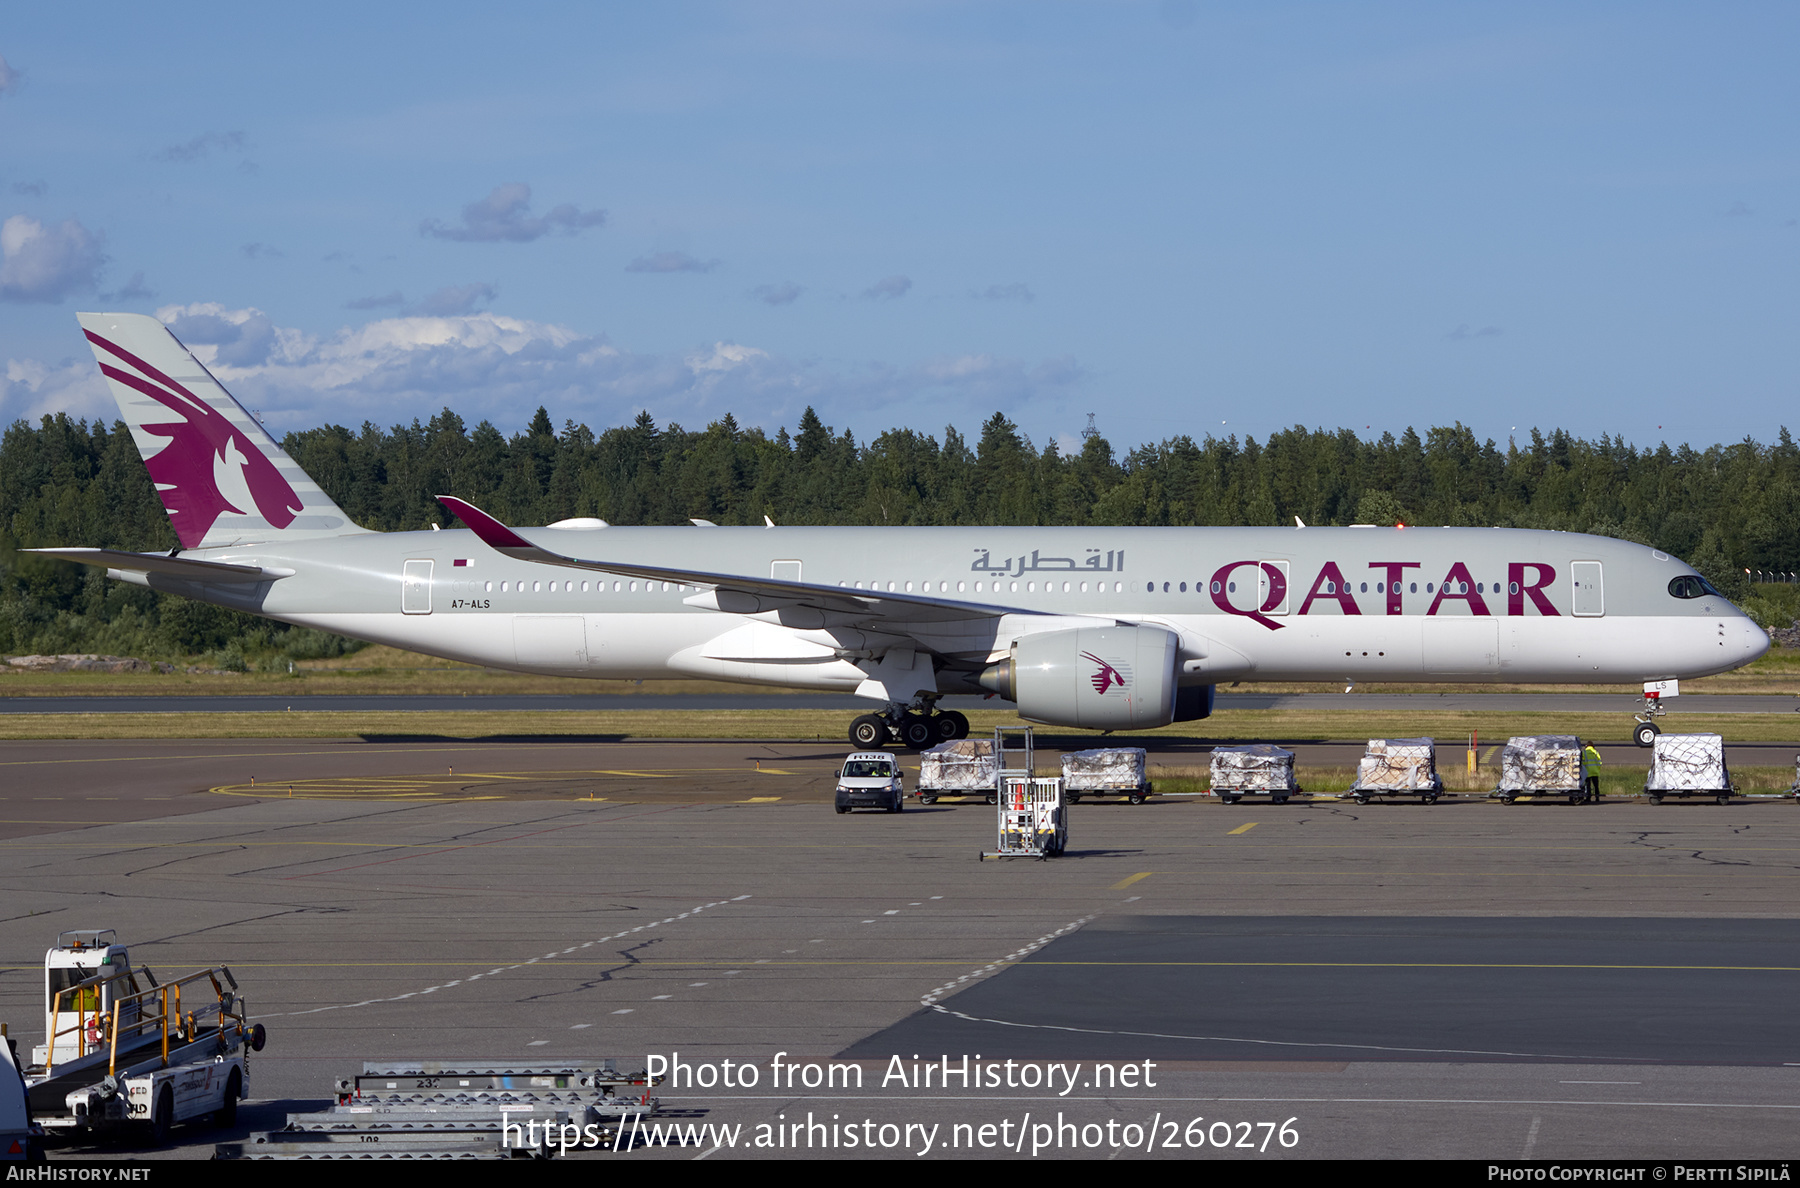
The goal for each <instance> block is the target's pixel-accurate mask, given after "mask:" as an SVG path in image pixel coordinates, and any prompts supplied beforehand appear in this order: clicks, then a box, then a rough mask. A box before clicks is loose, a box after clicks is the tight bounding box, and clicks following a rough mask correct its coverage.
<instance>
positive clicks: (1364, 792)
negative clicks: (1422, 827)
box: [1350, 738, 1444, 804]
mask: <svg viewBox="0 0 1800 1188" xmlns="http://www.w3.org/2000/svg"><path fill="white" fill-rule="evenodd" d="M1443 794H1444V779H1443V777H1442V776H1440V775H1438V773H1437V741H1436V740H1435V739H1429V738H1372V739H1370V740H1369V749H1368V750H1367V751H1364V752H1363V757H1362V759H1361V760H1360V761H1358V763H1357V765H1356V782H1355V783H1353V784H1351V785H1350V795H1351V796H1353V797H1355V798H1356V803H1358V804H1367V803H1369V798H1370V797H1372V796H1417V797H1419V798H1420V799H1421V800H1423V801H1424V802H1425V803H1426V804H1431V803H1433V802H1434V801H1436V800H1437V798H1438V797H1440V796H1442V795H1443Z"/></svg>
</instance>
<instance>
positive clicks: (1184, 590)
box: [1181, 582, 1187, 594]
mask: <svg viewBox="0 0 1800 1188" xmlns="http://www.w3.org/2000/svg"><path fill="white" fill-rule="evenodd" d="M1181 592H1182V593H1183V594H1186V593H1187V583H1186V582H1183V583H1181Z"/></svg>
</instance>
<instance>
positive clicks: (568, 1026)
mask: <svg viewBox="0 0 1800 1188" xmlns="http://www.w3.org/2000/svg"><path fill="white" fill-rule="evenodd" d="M845 749H847V748H845V747H831V746H823V747H821V746H819V745H818V744H804V745H802V744H782V743H746V742H711V743H708V742H700V743H693V742H681V743H667V742H654V741H648V742H631V743H604V744H601V743H590V742H580V741H577V742H572V743H571V742H567V741H562V740H547V741H546V740H531V741H527V740H502V741H496V742H475V743H469V742H458V741H433V740H423V741H414V742H382V741H379V740H377V741H366V740H360V739H345V740H310V739H309V740H256V741H246V742H239V741H232V742H195V741H186V740H180V739H171V740H160V741H154V742H145V741H123V742H7V743H0V903H4V904H5V910H4V912H0V1019H3V1020H6V1021H8V1022H9V1023H11V1028H10V1030H11V1034H12V1035H13V1036H15V1037H16V1038H18V1039H19V1040H20V1046H21V1048H25V1047H27V1046H28V1044H27V1042H26V1041H27V1040H28V1039H29V1040H32V1042H35V1037H36V1036H37V1035H38V1033H39V1031H40V1030H41V1028H42V1019H41V1012H42V972H41V960H42V953H43V951H44V949H45V948H47V947H48V946H49V945H50V944H51V943H52V942H53V941H54V939H55V936H56V934H57V933H58V932H60V931H62V930H64V929H72V928H94V927H102V928H113V929H116V930H117V931H118V934H119V937H120V938H121V940H123V941H124V942H125V943H128V944H130V945H131V947H132V958H133V960H134V961H135V962H137V963H142V964H149V965H150V966H151V967H153V968H154V969H155V970H156V971H157V972H158V973H159V974H162V975H165V976H167V975H173V974H178V973H184V972H188V971H191V970H193V969H197V968H199V967H201V966H204V965H209V964H214V963H219V962H223V963H225V964H227V965H229V966H230V967H231V968H232V970H233V972H234V973H235V974H236V976H237V979H238V981H239V983H240V984H241V985H242V987H243V990H244V992H245V994H246V995H247V997H248V1001H249V1004H250V1006H251V1013H252V1014H253V1015H254V1016H255V1017H256V1018H258V1019H259V1020H261V1021H262V1022H264V1023H265V1024H266V1026H267V1027H268V1029H269V1045H268V1048H267V1050H266V1051H264V1052H263V1053H261V1054H259V1055H257V1056H256V1057H254V1058H253V1063H252V1079H251V1084H250V1089H249V1096H250V1098H251V1100H250V1101H247V1102H246V1103H245V1105H244V1107H243V1109H242V1111H241V1112H240V1124H239V1126H238V1127H237V1129H236V1130H235V1131H232V1132H222V1131H213V1130H207V1129H205V1128H203V1127H200V1126H184V1127H178V1128H177V1130H176V1134H175V1137H174V1140H173V1142H172V1143H171V1145H170V1146H168V1147H166V1148H164V1149H162V1150H159V1151H154V1152H144V1151H142V1150H140V1149H138V1148H135V1147H131V1146H130V1145H128V1144H117V1145H110V1146H103V1147H98V1148H90V1149H84V1150H78V1151H76V1152H73V1153H75V1154H83V1155H88V1156H97V1157H104V1158H112V1157H117V1158H126V1157H131V1158H145V1157H148V1158H183V1157H200V1156H204V1155H207V1154H210V1152H211V1149H212V1144H213V1143H214V1142H217V1141H222V1140H225V1139H228V1138H231V1137H234V1136H236V1137H241V1136H242V1135H244V1134H245V1133H247V1132H251V1131H258V1130H267V1129H271V1128H273V1127H276V1126H279V1125H280V1124H281V1122H282V1120H283V1118H284V1117H285V1115H286V1114H287V1113H288V1112H290V1111H295V1112H297V1111H301V1110H307V1109H316V1108H320V1107H321V1106H322V1105H324V1104H325V1103H326V1102H327V1101H328V1100H329V1098H330V1092H331V1085H332V1083H333V1081H334V1080H335V1079H336V1078H337V1077H340V1076H345V1075H349V1074H351V1073H353V1072H355V1071H357V1070H359V1068H360V1063H361V1062H362V1061H363V1060H369V1059H386V1058H402V1057H440V1058H442V1057H466V1058H479V1059H504V1060H515V1061H532V1060H544V1061H555V1062H564V1061H585V1060H594V1059H599V1058H604V1057H609V1056H610V1057H616V1058H619V1059H621V1060H624V1061H627V1062H641V1061H644V1060H646V1059H648V1058H649V1057H651V1056H657V1057H659V1058H661V1059H663V1060H664V1061H665V1062H667V1061H671V1060H673V1061H674V1062H676V1064H677V1067H679V1066H680V1065H681V1064H682V1063H683V1062H685V1064H686V1066H687V1068H688V1070H689V1071H688V1073H687V1074H686V1075H687V1077H688V1080H687V1082H686V1083H683V1082H682V1081H681V1078H680V1077H679V1076H678V1077H677V1078H676V1079H675V1081H674V1082H671V1083H669V1084H665V1085H664V1086H663V1088H662V1089H661V1090H660V1091H659V1092H660V1094H661V1097H662V1099H663V1102H664V1104H665V1105H666V1106H669V1107H671V1108H675V1109H680V1110H682V1111H684V1115H685V1117H684V1123H683V1124H684V1125H685V1124H686V1122H688V1121H692V1122H695V1123H696V1124H699V1125H708V1126H713V1127H715V1128H716V1129H714V1130H709V1131H705V1132H703V1133H701V1132H696V1133H697V1135H698V1137H697V1138H696V1141H695V1143H693V1144H691V1145H677V1146H668V1147H644V1146H640V1147H639V1149H638V1150H636V1151H631V1152H620V1153H612V1152H604V1151H602V1152H576V1153H573V1154H572V1156H571V1157H585V1158H618V1159H627V1160H631V1159H663V1158H693V1157H695V1156H697V1155H701V1154H707V1155H710V1156H711V1157H712V1158H724V1157H756V1156H768V1155H775V1156H780V1157H787V1158H792V1157H796V1156H799V1157H809V1156H810V1157H845V1156H854V1157H861V1156H864V1155H868V1154H871V1153H872V1154H875V1155H878V1156H889V1157H895V1158H906V1157H918V1156H919V1155H921V1154H923V1153H926V1151H925V1148H924V1143H925V1141H926V1137H925V1136H926V1134H927V1128H930V1127H936V1128H937V1129H936V1130H935V1131H933V1132H931V1133H932V1134H933V1135H934V1137H933V1138H932V1140H931V1143H932V1145H931V1147H930V1149H929V1154H930V1156H931V1157H933V1158H937V1157H968V1156H976V1157H989V1158H991V1157H994V1156H996V1155H1000V1154H1004V1153H1009V1152H1010V1153H1011V1154H1012V1155H1013V1156H1014V1157H1017V1158H1029V1157H1032V1156H1033V1154H1034V1148H1035V1154H1036V1157H1037V1158H1050V1157H1057V1156H1062V1157H1069V1156H1081V1157H1085V1158H1111V1157H1116V1158H1177V1157H1179V1158H1192V1157H1196V1156H1201V1155H1204V1156H1205V1157H1207V1158H1278V1157H1296V1156H1297V1157H1308V1158H1352V1157H1375V1156H1380V1157H1421V1158H1423V1157H1433V1158H1462V1159H1482V1160H1490V1159H1522V1158H1523V1159H1533V1160H1550V1159H1565V1160H1566V1159H1583V1158H1634V1159H1636V1158H1668V1159H1689V1160H1691V1159H1699V1158H1712V1159H1729V1160H1740V1159H1761V1158H1770V1159H1773V1158H1786V1157H1789V1156H1791V1155H1792V1154H1793V1153H1794V1147H1795V1139H1794V1135H1795V1133H1796V1132H1797V1131H1796V1126H1795V1123H1796V1121H1800V1025H1796V1024H1794V1023H1792V1022H1791V1021H1790V1015H1791V1012H1789V1010H1788V1005H1789V1003H1790V1002H1791V1001H1792V1000H1793V998H1794V997H1795V994H1796V992H1800V959H1797V958H1796V956H1795V954H1796V953H1800V947H1797V946H1796V944H1795V942H1796V941H1797V940H1800V905H1797V904H1796V901H1795V895H1794V892H1795V889H1796V884H1797V880H1800V806H1796V804H1795V803H1794V801H1792V800H1791V799H1789V800H1778V799H1773V798H1770V799H1760V800H1737V801H1734V802H1733V803H1731V804H1728V805H1723V806H1721V805H1715V804H1713V803H1712V802H1711V801H1710V800H1707V801H1695V802H1667V803H1664V804H1662V805H1660V806H1651V805H1649V804H1647V803H1644V802H1643V801H1641V800H1637V799H1631V798H1620V799H1608V800H1607V801H1605V802H1603V803H1601V804H1599V805H1592V806H1570V805H1566V804H1560V803H1539V804H1519V805H1513V806H1501V805H1499V804H1496V803H1492V802H1489V801H1487V800H1485V799H1481V798H1477V797H1468V798H1455V797H1453V798H1448V799H1446V800H1444V801H1440V802H1439V803H1438V804H1435V805H1430V806H1427V805H1422V804H1419V803H1417V802H1413V801H1395V802H1389V803H1377V804H1371V805H1366V806H1358V805H1355V804H1353V803H1349V802H1339V801H1335V800H1325V799H1320V800H1317V801H1310V802H1309V801H1296V802H1294V803H1290V804H1287V805H1280V806H1277V805H1270V804H1267V803H1253V802H1249V801H1246V802H1243V803H1240V804H1238V805H1235V806H1225V805H1221V804H1218V803H1216V802H1213V801H1212V800H1211V799H1210V798H1173V797H1170V798H1165V797H1161V796H1159V797H1155V798H1153V799H1152V800H1151V801H1150V802H1149V803H1148V804H1145V805H1141V806H1130V805H1125V804H1122V803H1114V802H1108V803H1092V802H1084V803H1083V804H1081V805H1079V806H1074V807H1072V809H1071V824H1070V841H1069V846H1070V849H1069V852H1068V853H1067V854H1066V855H1064V856H1063V857H1060V858H1057V859H1054V860H1049V861H1031V860H1021V861H993V860H989V861H981V860H979V858H978V854H979V852H980V851H981V850H983V849H985V848H990V847H991V846H992V844H993V840H994V839H993V834H994V815H993V813H994V810H993V809H991V808H988V807H986V806H985V805H981V804H976V803H972V802H961V803H956V802H949V801H940V802H939V803H938V804H937V805H935V806H932V807H930V808H923V807H920V806H917V805H916V804H915V805H913V806H912V807H909V808H908V809H907V811H905V812H903V813H900V814H897V815H896V814H882V813H876V814H865V813H858V814H852V815H848V816H840V815H838V814H836V813H834V812H832V811H831V810H830V809H829V808H828V807H827V804H828V802H829V799H830V790H831V778H830V777H831V773H832V771H833V769H834V767H835V764H836V762H838V761H840V760H841V757H842V755H843V753H844V751H845ZM1795 749H1796V746H1795V744H1782V745H1781V746H1780V747H1779V748H1776V750H1774V751H1772V752H1771V758H1769V759H1766V760H1764V761H1765V762H1792V755H1793V752H1794V751H1795ZM1351 750H1354V748H1352V749H1351ZM1620 752H1621V761H1622V760H1623V758H1624V757H1628V756H1635V757H1637V759H1638V761H1639V762H1642V761H1643V758H1644V755H1645V753H1644V752H1641V751H1637V750H1636V749H1635V748H1628V747H1627V748H1620ZM1777 756H1778V757H1777ZM1155 758H1156V757H1154V756H1153V762H1154V761H1155ZM1190 758H1192V757H1190ZM1183 761H1188V760H1183ZM1192 761H1196V762H1197V761H1199V760H1198V759H1192ZM1303 761H1306V760H1303ZM1310 761H1323V760H1322V759H1317V758H1315V759H1312V760H1310ZM1334 761H1335V760H1334ZM1614 761H1615V759H1614V757H1613V756H1609V757H1608V762H1609V764H1611V763H1613V762H1614ZM1741 761H1742V760H1739V759H1737V758H1735V757H1734V758H1733V762H1741ZM252 781H254V782H252ZM964 1057H967V1058H968V1062H967V1064H966V1065H965V1064H964V1063H963V1058H964ZM946 1058H947V1063H948V1064H949V1065H950V1069H951V1075H950V1077H949V1078H948V1082H949V1083H948V1084H946V1077H945V1076H944V1075H943V1068H942V1066H943V1064H944V1063H946ZM727 1060H729V1061H731V1062H732V1068H733V1069H735V1070H737V1075H738V1077H739V1078H740V1081H739V1083H738V1084H736V1085H734V1086H733V1087H731V1088H726V1087H724V1086H723V1085H722V1084H720V1083H719V1079H718V1077H719V1075H720V1073H721V1069H722V1066H723V1064H724V1062H725V1061H727ZM1052 1065H1055V1066H1057V1067H1055V1068H1052V1067H1051V1066H1052ZM703 1066H704V1067H703ZM809 1066H811V1067H812V1068H814V1069H816V1070H820V1071H819V1072H818V1073H816V1074H815V1075H817V1076H825V1075H826V1074H828V1073H829V1072H830V1070H831V1069H832V1068H833V1066H839V1067H840V1069H841V1070H844V1071H839V1072H838V1073H837V1074H835V1075H836V1076H837V1077H838V1080H837V1083H836V1084H835V1085H830V1084H820V1085H816V1086H813V1087H808V1085H807V1083H806V1080H807V1076H808V1074H807V1073H806V1072H805V1071H804V1070H805V1069H806V1068H808V1067H809ZM746 1067H748V1068H752V1069H754V1070H756V1079H755V1082H754V1083H753V1084H743V1083H742V1079H743V1078H744V1077H745V1072H744V1070H745V1068H746ZM783 1068H785V1069H786V1070H787V1072H786V1075H785V1077H784V1074H783V1071H782V1070H783ZM851 1068H854V1069H855V1070H857V1074H856V1075H857V1076H858V1077H859V1078H860V1084H858V1085H849V1084H846V1083H845V1082H846V1081H847V1080H848V1079H849V1077H850V1073H849V1072H848V1071H847V1070H849V1069H851ZM965 1068H966V1069H967V1070H968V1072H969V1074H970V1076H971V1079H972V1080H973V1082H974V1083H972V1084H963V1083H959V1082H958V1079H957V1075H958V1070H959V1069H965ZM707 1069H710V1074H709V1073H708V1072H707V1071H706V1070H707ZM934 1070H935V1071H934ZM708 1075H712V1076H713V1077H714V1079H713V1081H712V1083H711V1084H710V1085H708V1084H705V1083H704V1080H705V1078H706V1077H707V1076H708ZM809 1122H810V1123H811V1126H809V1125H808V1123H809ZM1220 1124H1225V1125H1224V1126H1223V1128H1221V1126H1220ZM733 1126H738V1127H742V1128H743V1129H741V1130H739V1131H736V1132H733V1131H732V1130H731V1128H732V1127H733ZM794 1126H799V1127H800V1129H798V1130H791V1129H789V1130H784V1129H780V1128H783V1127H794ZM759 1127H763V1128H765V1129H763V1130H759V1129H758V1128H759ZM884 1127H887V1128H891V1129H885V1130H884V1129H883V1128H884ZM1041 1127H1048V1129H1039V1128H1041ZM912 1128H917V1129H916V1130H915V1129H912ZM983 1128H990V1129H985V1130H984V1129H983ZM852 1133H854V1134H855V1135H856V1136H857V1137H856V1139H855V1141H856V1142H857V1143H858V1144H859V1145H856V1146H850V1145H848V1144H849V1142H850V1141H851V1140H850V1138H849V1136H850V1135H851V1134H852ZM734 1134H735V1137H733V1136H734ZM759 1135H761V1136H763V1137H764V1139H765V1141H770V1140H769V1139H768V1136H771V1135H772V1136H775V1137H777V1138H780V1139H782V1140H783V1145H781V1146H779V1147H772V1148H754V1147H751V1146H750V1145H749V1144H750V1143H752V1142H753V1141H755V1139H756V1138H757V1137H758V1136H759ZM890 1136H891V1137H892V1140H893V1142H892V1145H884V1144H886V1143H887V1141H888V1138H889V1137H890ZM789 1138H791V1139H792V1142H791V1143H789V1142H787V1141H786V1140H787V1139H789ZM865 1139H866V1140H867V1142H868V1143H872V1144H873V1145H874V1149H873V1151H872V1152H871V1151H870V1150H869V1149H868V1147H867V1146H865V1145H862V1144H863V1142H864V1140H865ZM1290 1140H1291V1142H1290ZM1003 1141H1004V1143H1005V1145H1004V1146H1001V1145H1000V1144H1001V1143H1002V1142H1003ZM1196 1141H1197V1143H1198V1145H1196ZM984 1143H985V1144H987V1145H984Z"/></svg>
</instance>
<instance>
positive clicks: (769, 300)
mask: <svg viewBox="0 0 1800 1188" xmlns="http://www.w3.org/2000/svg"><path fill="white" fill-rule="evenodd" d="M805 291H806V290H804V289H802V288H801V287H800V286H799V285H797V284H795V283H794V282H793V281H783V282H782V283H780V284H779V285H758V286H756V287H755V288H754V289H751V290H750V296H752V297H754V298H756V299H757V300H758V301H760V302H762V303H763V304H764V305H792V304H793V303H794V301H795V300H796V299H797V298H798V297H799V296H800V294H801V293H804V292H805Z"/></svg>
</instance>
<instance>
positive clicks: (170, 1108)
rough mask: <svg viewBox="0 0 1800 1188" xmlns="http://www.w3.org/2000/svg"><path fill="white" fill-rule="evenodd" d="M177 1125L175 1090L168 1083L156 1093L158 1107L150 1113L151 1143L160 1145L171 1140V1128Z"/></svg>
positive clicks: (154, 1145) (156, 1145)
mask: <svg viewBox="0 0 1800 1188" xmlns="http://www.w3.org/2000/svg"><path fill="white" fill-rule="evenodd" d="M173 1125H175V1091H174V1090H173V1089H171V1088H169V1087H168V1086H167V1085H164V1086H163V1087H162V1092H161V1093H159V1094H157V1095H156V1108H155V1109H154V1110H152V1111H151V1113H150V1145H151V1146H153V1147H160V1146H162V1145H163V1144H164V1143H167V1142H168V1141H169V1128H170V1127H171V1126H173Z"/></svg>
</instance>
